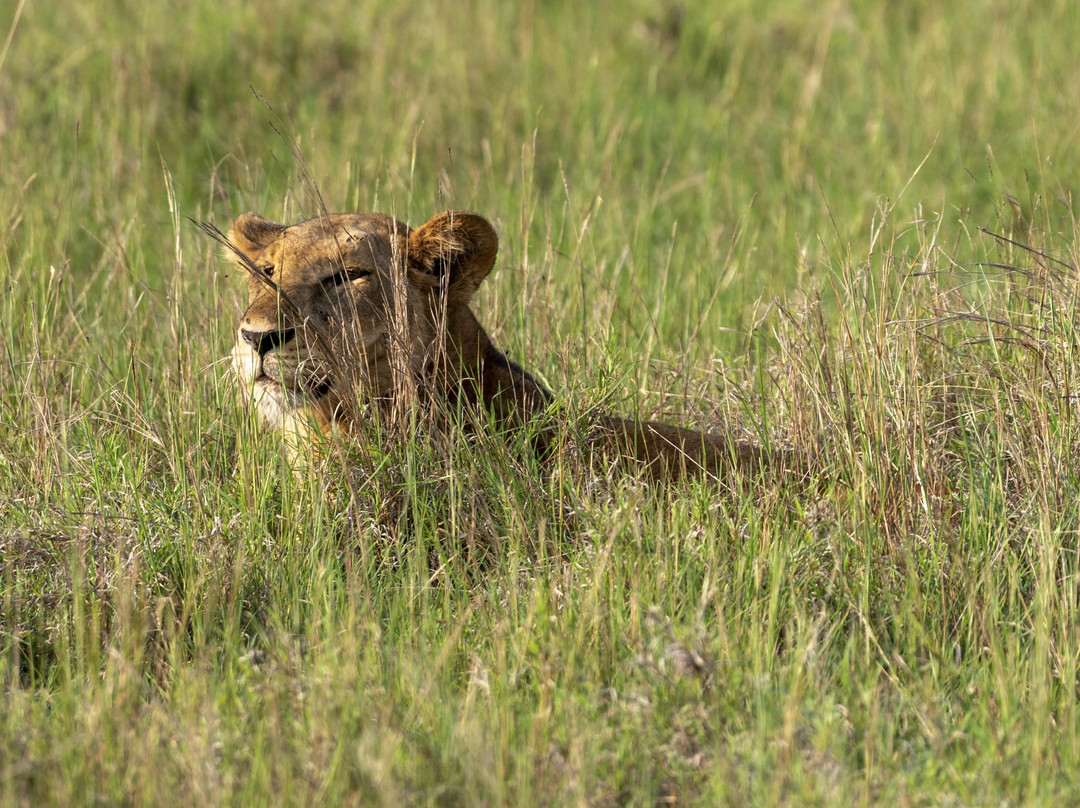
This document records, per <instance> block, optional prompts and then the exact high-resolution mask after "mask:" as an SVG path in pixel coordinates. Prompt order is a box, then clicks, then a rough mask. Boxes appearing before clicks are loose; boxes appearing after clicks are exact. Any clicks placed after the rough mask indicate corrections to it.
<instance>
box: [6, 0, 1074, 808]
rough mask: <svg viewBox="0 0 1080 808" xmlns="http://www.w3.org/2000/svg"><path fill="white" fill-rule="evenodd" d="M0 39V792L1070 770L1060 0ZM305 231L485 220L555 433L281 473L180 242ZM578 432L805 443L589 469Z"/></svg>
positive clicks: (504, 793)
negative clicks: (557, 419) (713, 468)
mask: <svg viewBox="0 0 1080 808" xmlns="http://www.w3.org/2000/svg"><path fill="white" fill-rule="evenodd" d="M6 33H9V34H10V35H8V36H3V37H0V41H2V42H3V43H5V44H3V46H2V49H0V156H2V158H3V159H2V164H3V166H4V170H3V171H2V172H0V284H2V289H3V295H2V296H0V688H2V690H0V692H2V696H0V699H2V701H0V749H2V750H4V751H3V752H2V753H0V802H2V803H3V804H11V805H49V804H55V805H80V804H97V803H103V802H104V803H144V804H154V805H172V804H183V805H189V804H193V803H197V804H204V805H227V804H263V803H277V804H304V805H308V804H355V805H369V804H378V803H383V804H403V803H404V804H477V805H491V804H512V805H526V804H557V805H563V804H599V805H604V804H635V805H640V804H653V803H661V804H662V803H673V802H678V803H683V804H695V803H697V804H733V805H746V804H797V805H804V804H821V805H831V804H840V805H850V804H852V803H863V804H890V805H891V804H1019V803H1030V804H1044V803H1052V802H1058V803H1067V802H1069V800H1070V799H1072V798H1073V795H1075V794H1076V793H1077V791H1078V788H1080V783H1078V782H1077V774H1076V772H1078V771H1080V759H1078V758H1080V740H1078V739H1080V727H1078V726H1077V721H1078V718H1077V703H1076V702H1077V699H1076V693H1077V687H1076V681H1077V680H1076V677H1077V659H1078V653H1080V647H1078V640H1077V637H1078V635H1077V626H1078V613H1077V608H1078V607H1077V581H1078V580H1080V578H1078V575H1080V569H1078V557H1077V552H1078V550H1077V542H1076V535H1077V534H1076V531H1077V528H1078V512H1077V511H1078V509H1077V505H1076V502H1077V489H1078V476H1077V471H1076V469H1075V464H1074V462H1073V460H1072V458H1073V457H1074V456H1076V451H1075V450H1076V443H1077V436H1076V426H1075V424H1074V421H1075V413H1074V410H1075V405H1074V402H1075V400H1076V385H1077V381H1078V380H1077V378H1076V368H1077V361H1076V354H1077V344H1078V343H1077V333H1076V328H1075V322H1076V311H1075V307H1076V286H1077V276H1076V273H1077V270H1076V268H1077V266H1080V246H1078V245H1080V238H1078V229H1077V224H1076V219H1075V215H1074V208H1073V201H1072V190H1073V186H1074V185H1075V176H1074V175H1075V172H1074V171H1073V170H1072V168H1071V166H1072V165H1073V164H1074V163H1075V162H1076V156H1077V152H1076V149H1077V144H1076V138H1075V131H1076V128H1077V120H1076V118H1077V114H1078V113H1077V110H1076V105H1075V103H1074V99H1073V98H1072V97H1071V96H1070V95H1069V93H1067V92H1065V91H1064V90H1063V88H1067V87H1069V86H1071V82H1072V78H1073V77H1074V76H1075V75H1076V73H1077V68H1078V67H1080V65H1078V64H1077V58H1076V56H1075V55H1074V54H1075V47H1074V43H1075V42H1076V41H1077V40H1078V38H1080V15H1077V14H1075V13H1074V12H1073V10H1072V8H1071V6H1070V5H1069V4H1067V3H1045V2H1038V3H1037V2H1034V0H1031V1H1030V2H1020V3H1010V4H996V3H987V2H974V0H966V1H962V2H957V3H949V4H933V3H919V2H916V3H908V4H904V5H901V4H880V3H869V2H861V0H855V1H854V2H849V3H830V4H817V5H814V4H809V5H808V4H805V3H798V2H786V1H785V0H775V1H774V2H767V3H760V2H755V3H749V2H735V3H727V4H724V5H723V7H722V8H716V9H706V8H698V7H696V6H691V5H689V4H688V5H682V4H678V3H666V2H652V0H650V1H649V2H633V3H628V4H618V5H616V4H605V3H601V4H598V5H597V4H593V5H589V4H571V3H562V2H554V3H543V4H539V3H521V4H497V3H490V2H477V3H473V4H471V5H468V6H463V7H461V8H454V9H450V8H448V7H443V6H440V5H439V4H435V3H430V2H416V3H410V4H406V5H402V4H401V3H400V2H392V3H391V2H381V1H380V2H373V3H365V4H359V5H358V4H355V3H345V2H339V0H331V2H329V3H324V4H321V5H320V6H319V7H318V9H317V10H316V9H315V8H313V7H309V6H303V5H298V4H256V5H254V6H252V7H250V8H245V9H233V8H231V7H229V6H227V5H222V4H220V3H210V2H206V1H205V0H196V2H193V3H189V4H187V5H186V6H185V7H184V9H183V11H182V12H179V11H177V9H176V8H175V7H174V6H173V5H167V4H163V3H149V4H148V3H113V4H105V3H94V2H90V3H83V4H74V5H72V4H61V3H57V2H54V1H53V0H37V1H36V2H32V3H22V2H16V1H14V0H13V1H12V2H7V3H0V34H6ZM323 206H325V207H327V208H329V209H330V210H379V211H382V212H385V213H391V214H394V215H396V216H398V217H399V218H402V219H406V220H410V221H413V222H416V221H421V220H424V219H426V218H427V217H428V216H429V215H430V214H431V213H433V212H435V211H437V210H439V209H442V208H445V207H459V208H471V209H474V210H477V211H479V212H481V213H483V214H484V215H486V216H488V217H490V218H492V219H493V220H494V221H495V222H496V224H497V226H498V228H499V233H500V238H501V245H502V246H501V251H500V258H499V261H498V264H497V271H496V273H495V275H494V276H493V277H492V278H491V279H490V280H489V282H488V284H487V286H486V288H485V289H484V290H482V292H481V294H480V296H479V305H480V307H481V311H482V319H483V320H484V322H485V324H487V325H489V326H490V330H491V332H492V335H493V337H494V338H495V339H496V341H497V342H498V343H499V344H500V345H502V346H503V347H505V348H506V349H507V350H508V352H509V353H510V355H511V356H513V357H514V358H515V359H516V360H518V361H520V362H521V363H523V364H524V365H526V366H527V367H529V368H530V369H535V370H536V372H537V373H538V375H539V376H540V377H541V378H543V379H544V380H545V382H546V383H547V384H548V385H549V386H550V387H552V388H553V389H555V390H557V391H558V392H557V396H558V399H559V403H560V406H561V408H562V410H563V412H564V413H566V416H565V419H564V420H563V421H562V422H561V423H560V424H559V425H558V428H559V429H561V430H563V431H564V432H565V435H566V438H567V440H566V442H565V445H566V446H567V447H568V448H567V451H565V452H564V453H563V454H561V455H559V456H558V457H556V458H554V459H553V460H552V461H551V462H549V463H547V464H543V463H540V462H539V461H538V460H537V459H536V458H535V457H533V456H532V454H531V453H530V452H529V450H528V444H527V440H526V439H525V438H524V437H522V438H520V439H511V440H510V441H504V440H502V439H493V438H490V437H485V436H484V435H483V434H479V435H478V434H470V433H465V432H463V431H461V430H458V429H454V428H449V429H447V430H444V431H443V432H441V433H439V434H432V433H431V432H430V430H426V429H425V428H424V423H425V422H424V421H423V419H422V418H417V419H415V420H413V421H411V422H410V421H409V420H408V419H405V422H404V423H403V424H398V425H397V427H396V428H394V429H389V428H384V427H383V426H381V425H378V424H373V425H372V427H371V430H370V434H368V435H366V436H365V437H364V439H363V440H360V441H356V442H355V443H351V444H340V445H337V446H335V451H334V452H332V453H330V454H329V455H328V456H327V458H326V459H325V461H324V462H323V467H322V468H320V469H318V470H317V471H316V472H313V473H311V474H308V475H306V476H304V477H302V478H298V477H297V476H295V475H294V474H293V473H292V472H291V471H290V470H289V469H288V468H286V467H285V465H284V462H283V459H282V453H281V451H280V446H279V445H278V444H277V443H276V442H275V441H274V440H273V439H271V438H269V437H268V436H267V435H265V434H263V432H262V431H261V429H260V427H259V426H258V424H257V423H255V422H254V420H253V419H251V418H250V417H249V416H248V415H246V414H245V413H244V411H243V410H242V408H240V407H239V405H238V403H237V395H236V394H237V391H236V390H235V389H234V387H233V385H232V383H231V382H230V377H229V372H228V368H227V365H226V363H225V362H224V361H223V360H222V359H221V357H223V356H224V355H226V353H227V352H228V350H229V346H230V343H231V340H232V331H233V328H234V326H235V321H236V318H237V316H238V314H239V312H240V311H241V309H242V300H241V294H242V288H243V285H244V284H243V279H242V278H239V277H237V276H236V273H235V272H230V271H229V270H227V269H226V268H225V264H224V262H223V261H222V260H221V256H220V255H219V253H218V247H217V245H215V244H213V243H211V242H210V241H208V240H207V239H205V238H203V237H202V236H201V234H199V233H198V232H197V231H196V230H195V228H193V227H192V226H190V225H189V223H188V219H195V220H206V219H208V220H211V221H213V222H215V223H216V224H218V225H219V226H220V227H225V226H226V225H227V223H228V222H229V221H230V220H231V218H232V217H233V216H235V215H236V214H238V213H240V212H241V211H243V210H248V209H256V210H260V211H261V212H263V213H265V214H266V215H269V216H273V217H275V218H278V219H280V220H283V221H290V220H295V219H297V218H300V217H303V216H308V215H313V214H315V213H317V212H319V211H320V210H321V209H322V207H323ZM985 231H989V232H985ZM595 407H603V408H605V409H608V410H612V411H618V412H623V413H639V414H641V415H642V416H648V417H653V416H656V415H658V414H661V413H662V414H664V415H666V417H669V418H671V419H673V420H676V421H679V422H681V423H687V424H690V425H696V426H699V427H702V428H708V429H716V430H718V431H727V432H729V433H732V434H735V435H737V436H739V437H751V438H755V439H757V440H760V441H763V442H769V443H774V444H776V445H777V446H779V447H781V448H784V449H790V450H792V451H793V452H795V453H796V456H798V457H800V458H803V459H804V460H805V461H806V468H805V469H802V470H801V471H800V473H798V474H791V475H786V476H785V475H781V476H780V477H779V478H777V479H768V480H764V479H763V480H756V479H747V480H743V481H741V482H740V483H739V484H738V485H736V486H733V487H731V488H721V487H719V486H717V485H714V484H710V483H707V482H700V483H689V484H685V485H682V486H678V487H656V486H650V485H648V484H645V483H643V482H642V481H639V480H637V479H635V478H634V477H633V475H629V476H617V475H610V474H608V473H607V471H606V470H605V469H603V468H597V467H595V466H590V465H588V464H585V463H583V462H582V459H581V458H580V456H578V455H576V454H575V453H574V452H573V451H572V449H573V447H574V445H575V430H576V429H578V428H579V416H582V417H583V416H584V415H585V414H586V413H588V412H589V411H590V410H592V409H593V408H595ZM582 422H583V421H582Z"/></svg>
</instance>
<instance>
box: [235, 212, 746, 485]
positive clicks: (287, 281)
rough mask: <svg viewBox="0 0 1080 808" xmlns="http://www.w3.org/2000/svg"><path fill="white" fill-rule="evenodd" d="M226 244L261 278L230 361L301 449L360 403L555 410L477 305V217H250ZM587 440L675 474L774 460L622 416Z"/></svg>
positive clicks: (485, 244) (503, 412) (343, 422)
mask: <svg viewBox="0 0 1080 808" xmlns="http://www.w3.org/2000/svg"><path fill="white" fill-rule="evenodd" d="M228 247H229V252H230V257H231V258H232V260H233V261H234V262H236V263H237V264H239V265H240V266H241V267H244V268H245V269H246V270H247V271H248V272H249V275H250V277H249V298H250V300H249V305H248V308H247V311H245V312H244V315H243V317H242V318H241V319H240V323H239V326H238V328H237V331H236V345H235V347H234V348H233V352H232V362H233V367H234V369H235V370H236V373H237V375H238V376H239V379H240V384H241V388H242V389H243V390H245V391H249V392H250V401H251V402H252V403H253V404H254V406H255V407H256V408H257V410H258V413H259V415H260V416H261V418H262V420H263V421H264V422H265V423H266V424H267V425H269V426H271V427H274V428H277V429H279V430H281V431H283V432H284V433H285V434H286V435H287V436H288V438H289V440H288V441H287V442H288V443H289V444H290V445H291V446H292V447H293V449H292V450H293V452H294V453H301V454H303V453H306V452H308V451H310V448H309V447H310V445H311V444H312V443H313V441H312V439H313V438H314V437H315V435H313V433H312V430H321V431H329V430H331V428H342V429H344V430H346V431H348V430H349V428H350V426H351V425H352V424H354V423H355V420H356V418H357V417H358V415H357V413H358V408H357V402H360V401H363V402H367V403H369V404H371V405H373V406H372V407H371V408H369V409H373V410H375V411H376V412H377V411H379V410H386V409H388V408H393V407H395V406H396V407H410V406H413V405H414V403H415V401H416V400H417V397H418V396H425V395H426V396H431V395H435V396H438V397H439V398H440V399H441V400H443V401H446V402H449V403H450V404H451V405H452V407H451V408H452V409H456V410H461V409H464V408H473V409H474V411H475V409H476V408H480V409H481V410H483V411H486V412H487V413H488V414H489V419H488V420H487V421H486V422H491V421H494V423H496V424H498V425H500V426H501V427H503V428H520V427H523V426H525V425H526V424H527V423H528V422H529V421H530V419H532V418H534V416H536V415H537V414H538V413H541V412H543V411H545V410H547V409H548V408H549V407H550V404H551V401H552V397H551V394H550V393H549V392H548V391H547V390H545V389H544V387H543V386H541V385H540V384H539V383H538V382H537V381H536V379H534V378H533V377H532V376H531V375H529V373H527V372H526V371H524V370H523V369H522V368H520V367H519V366H518V365H516V364H515V363H513V362H511V361H510V360H509V359H507V358H506V356H505V355H504V354H503V353H501V352H500V351H499V350H498V349H497V348H496V347H495V346H494V345H493V344H492V343H491V340H490V339H489V338H488V335H487V334H486V333H485V332H484V329H483V328H482V327H481V326H480V323H479V322H478V321H477V319H476V316H475V315H474V314H473V312H472V310H471V309H470V307H469V301H470V300H471V298H472V297H473V294H474V293H475V292H476V290H477V288H478V287H479V286H480V284H481V282H483V280H484V278H486V277H487V275H488V273H489V272H491V269H492V267H493V266H494V264H495V254H496V252H497V250H498V237H497V236H496V235H495V230H494V228H493V227H492V226H491V224H490V223H488V221H487V220H486V219H484V218H483V217H481V216H478V215H477V214H475V213H467V212H462V211H446V212H444V213H440V214H438V215H437V216H435V217H433V218H432V219H431V220H430V221H428V222H427V223H425V224H423V225H421V226H420V227H417V228H416V229H410V228H409V227H408V226H406V225H405V224H402V223H401V222H399V221H396V220H394V219H392V218H390V217H388V216H383V215H379V214H367V215H359V214H339V215H327V216H320V217H318V218H315V219H310V220H308V221H305V222H301V223H299V224H295V225H292V226H285V225H282V224H278V223H276V222H272V221H270V220H268V219H264V218H263V217H261V216H259V215H257V214H255V213H245V214H243V215H241V216H240V217H239V218H238V219H237V220H236V221H235V223H234V224H233V225H232V228H231V229H230V230H229V234H228ZM481 420H482V421H483V420H484V419H481ZM541 442H543V441H541ZM588 442H589V443H590V444H591V445H592V446H593V447H594V448H596V449H599V450H601V451H602V452H603V453H605V454H607V455H614V456H616V457H618V458H620V459H622V460H628V461H631V462H634V463H636V464H640V465H642V466H643V467H644V468H646V469H647V470H648V472H650V473H651V474H653V475H656V476H661V477H665V478H677V477H680V476H682V475H684V474H697V475H701V474H708V475H715V476H723V475H725V474H726V473H728V472H730V471H731V470H732V469H733V468H736V467H739V468H743V469H753V468H756V467H758V466H759V465H760V464H761V463H762V462H763V461H764V460H765V459H766V458H765V457H764V455H763V452H762V450H760V449H759V448H758V447H756V446H752V445H750V444H747V443H743V442H730V441H727V440H723V439H719V438H716V437H713V436H710V435H706V434H703V433H700V432H695V431H692V430H689V429H682V428H679V427H675V426H671V425H668V424H661V423H654V422H639V421H632V420H626V419H623V418H616V417H612V416H600V417H597V418H596V419H595V423H594V425H593V428H592V430H591V431H590V433H589V437H588Z"/></svg>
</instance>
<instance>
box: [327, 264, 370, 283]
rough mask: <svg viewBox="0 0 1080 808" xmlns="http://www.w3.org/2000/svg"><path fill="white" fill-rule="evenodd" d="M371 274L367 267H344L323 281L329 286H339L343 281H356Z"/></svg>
mask: <svg viewBox="0 0 1080 808" xmlns="http://www.w3.org/2000/svg"><path fill="white" fill-rule="evenodd" d="M370 274H371V270H369V269H361V268H360V267H346V268H345V269H343V270H341V272H338V273H336V274H335V275H332V276H331V277H329V278H328V279H327V280H326V281H324V283H327V284H329V285H330V286H341V284H343V283H347V282H351V281H358V280H360V279H361V278H366V277H367V276H368V275H370Z"/></svg>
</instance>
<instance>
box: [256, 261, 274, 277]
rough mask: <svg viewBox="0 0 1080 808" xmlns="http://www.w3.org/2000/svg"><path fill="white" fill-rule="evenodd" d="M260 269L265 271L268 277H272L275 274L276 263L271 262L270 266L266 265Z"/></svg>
mask: <svg viewBox="0 0 1080 808" xmlns="http://www.w3.org/2000/svg"><path fill="white" fill-rule="evenodd" d="M259 269H261V270H262V271H263V272H265V273H266V277H268V278H272V277H273V276H274V265H273V264H270V265H269V266H265V267H259Z"/></svg>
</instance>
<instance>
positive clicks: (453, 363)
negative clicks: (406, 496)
mask: <svg viewBox="0 0 1080 808" xmlns="http://www.w3.org/2000/svg"><path fill="white" fill-rule="evenodd" d="M228 240H229V242H230V243H231V245H232V247H233V248H234V249H235V252H233V254H232V256H231V257H232V259H233V260H234V261H235V262H236V263H237V264H240V265H241V266H243V267H245V268H246V269H247V270H248V272H249V275H250V278H249V303H248V308H247V310H246V311H245V312H244V315H243V317H242V318H241V319H240V323H239V326H238V327H237V331H236V344H235V347H234V348H233V352H232V361H233V367H234V369H235V371H236V373H237V375H238V376H239V379H240V383H241V386H242V388H243V389H244V390H248V391H250V393H251V400H252V402H253V403H254V404H255V406H256V407H257V409H258V412H259V414H260V416H261V417H262V419H263V420H264V422H266V423H267V424H268V425H270V426H274V427H278V428H283V429H285V430H286V431H289V430H290V429H291V428H294V427H296V426H297V425H298V424H299V423H300V422H301V421H303V422H307V423H310V422H312V421H314V422H317V423H318V424H320V425H321V426H322V427H323V428H327V427H329V425H330V424H331V423H334V422H341V421H343V420H346V421H347V420H348V414H349V411H350V408H351V407H352V405H353V404H354V403H355V401H357V396H358V394H359V395H360V396H361V397H364V398H366V399H367V400H370V401H376V402H378V401H383V402H385V401H388V400H391V399H393V397H395V396H398V395H400V394H401V393H400V391H401V389H402V387H403V385H404V386H406V387H407V386H408V385H409V384H413V385H415V384H416V383H417V382H418V381H420V380H423V379H425V378H430V377H434V376H438V375H440V374H441V375H442V376H446V375H447V374H450V375H452V376H455V379H454V380H453V383H456V384H460V383H461V378H460V377H461V368H462V366H463V364H467V363H463V361H462V356H463V355H467V354H469V353H472V352H474V350H476V349H479V350H488V346H489V344H490V343H489V342H488V340H487V337H486V335H485V334H484V333H483V331H482V329H480V327H479V325H478V324H477V322H476V318H475V317H474V316H473V315H472V312H471V311H470V310H469V307H468V303H469V300H470V298H472V296H473V294H474V293H475V292H476V289H477V287H478V286H479V285H480V283H481V282H482V281H483V280H484V278H485V277H487V275H488V273H489V272H490V271H491V268H492V266H493V265H494V262H495V254H496V251H497V249H498V238H497V236H496V235H495V231H494V229H493V228H492V226H491V225H490V224H489V223H488V222H487V221H486V220H485V219H484V218H482V217H480V216H477V215H476V214H473V213H464V212H457V211H447V212H445V213H441V214H439V215H437V216H435V217H434V218H432V219H431V220H430V221H429V222H427V223H426V224H424V225H421V226H420V227H418V228H416V229H415V230H411V229H410V228H409V227H408V226H406V225H404V224H402V223H401V222H398V221H396V220H394V219H392V218H390V217H388V216H382V215H379V214H368V215H359V214H341V215H331V216H321V217H318V218H315V219H311V220H308V221H305V222H301V223H300V224H296V225H292V226H285V225H282V224H278V223H276V222H272V221H270V220H268V219H264V218H263V217H261V216H259V215H257V214H254V213H245V214H243V215H242V216H240V217H239V218H238V219H237V220H236V222H235V223H234V224H233V226H232V228H231V229H230V231H229V235H228ZM447 335H450V338H449V339H447Z"/></svg>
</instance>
